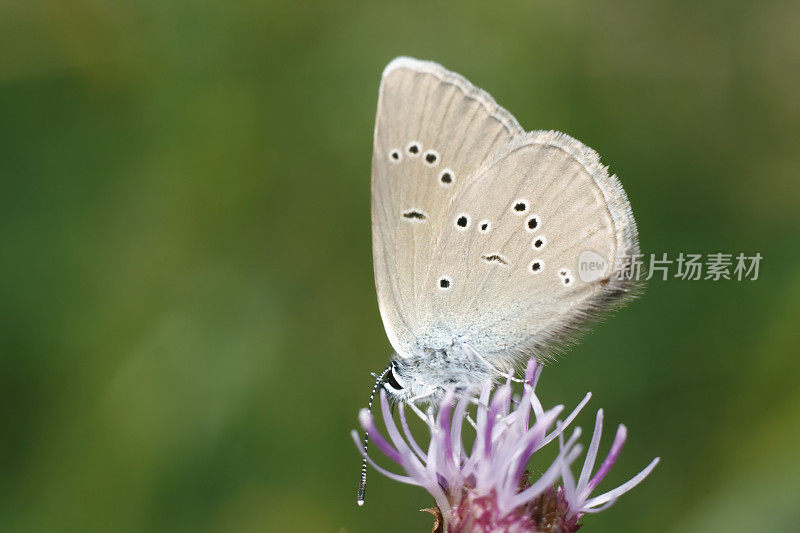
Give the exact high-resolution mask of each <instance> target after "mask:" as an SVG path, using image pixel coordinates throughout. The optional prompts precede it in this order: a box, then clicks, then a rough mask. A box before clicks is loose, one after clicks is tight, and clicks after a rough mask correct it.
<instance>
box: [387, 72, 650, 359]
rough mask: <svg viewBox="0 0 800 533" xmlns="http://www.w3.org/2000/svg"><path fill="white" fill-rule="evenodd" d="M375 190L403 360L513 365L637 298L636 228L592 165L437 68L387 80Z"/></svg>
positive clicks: (618, 194)
mask: <svg viewBox="0 0 800 533" xmlns="http://www.w3.org/2000/svg"><path fill="white" fill-rule="evenodd" d="M372 183H373V185H372V195H373V213H372V217H373V254H374V261H375V279H376V286H377V290H378V300H379V306H380V310H381V316H382V318H383V321H384V325H385V327H386V330H387V333H388V335H389V339H390V341H391V342H392V345H393V347H394V348H395V350H397V352H398V353H399V354H400V355H411V354H414V353H418V352H419V351H421V350H425V349H442V348H447V347H449V346H452V345H454V344H461V345H466V346H469V347H470V348H472V349H474V350H475V351H477V352H478V353H480V354H482V355H483V356H484V357H486V358H487V359H488V360H489V361H491V362H492V363H493V364H496V365H497V366H498V367H499V368H500V367H502V368H508V367H509V366H510V365H512V364H513V363H514V362H515V361H517V360H518V359H519V358H520V357H521V356H522V355H530V354H532V353H536V354H539V355H540V356H541V355H545V354H546V349H548V348H549V347H551V346H553V345H554V344H557V343H558V342H560V341H562V340H563V339H564V338H567V336H568V335H569V334H570V333H572V332H573V331H574V330H575V329H577V328H579V327H580V326H581V325H583V324H584V323H586V322H587V321H588V320H589V319H591V318H592V317H593V316H595V315H597V314H598V313H599V312H602V311H603V310H605V309H606V308H608V307H610V306H612V305H613V304H614V303H616V302H618V301H619V300H620V297H624V296H625V295H626V294H628V293H629V292H630V289H631V281H630V279H626V278H627V276H625V273H626V270H627V269H628V268H629V267H630V257H631V256H632V255H633V254H635V253H638V243H637V233H636V225H635V222H634V220H633V216H632V214H631V209H630V204H629V203H628V200H627V198H626V195H625V192H624V191H623V189H622V187H621V186H620V184H619V181H618V180H617V179H616V178H615V177H614V176H610V175H609V174H608V172H607V170H606V168H605V167H603V166H602V165H601V164H600V162H599V158H598V156H597V154H596V153H595V152H594V151H592V150H591V149H589V148H588V147H586V146H584V145H583V144H581V143H580V142H578V141H576V140H574V139H572V138H570V137H568V136H566V135H564V134H560V133H555V132H532V133H525V132H524V131H523V130H522V128H521V127H520V126H519V125H518V124H517V122H516V120H514V118H513V117H512V116H511V115H510V114H509V113H508V112H507V111H505V110H504V109H502V108H500V107H499V106H497V104H496V103H495V102H494V100H492V99H491V97H489V95H488V94H486V93H485V92H483V91H481V90H480V89H477V88H475V87H474V86H472V85H471V84H470V83H469V82H467V81H466V80H465V79H463V78H462V77H460V76H458V75H456V74H453V73H450V72H448V71H446V70H445V69H443V68H442V67H440V66H438V65H436V64H433V63H429V62H419V61H416V60H411V59H407V58H401V59H398V60H395V61H394V62H392V63H390V65H389V66H388V67H387V69H386V71H385V72H384V77H383V81H382V84H381V91H380V97H379V104H378V118H377V122H376V129H375V150H374V154H373V174H372ZM586 258H589V259H591V260H592V261H591V262H592V263H594V264H596V265H600V266H601V267H602V269H600V270H593V271H590V272H588V273H587V272H585V269H584V268H583V267H582V266H581V265H580V264H579V263H580V262H581V260H582V259H586ZM584 274H585V275H584Z"/></svg>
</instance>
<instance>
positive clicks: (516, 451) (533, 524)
mask: <svg viewBox="0 0 800 533" xmlns="http://www.w3.org/2000/svg"><path fill="white" fill-rule="evenodd" d="M541 370H542V367H541V366H539V365H537V363H536V361H535V360H534V359H531V360H530V362H529V363H528V366H527V369H526V372H525V380H524V385H523V393H522V397H521V398H519V401H517V402H515V401H514V399H513V398H512V387H511V378H510V377H509V379H508V380H507V381H506V383H505V384H503V385H501V386H500V387H498V388H497V390H496V391H495V392H494V394H492V393H491V383H486V384H485V385H484V387H483V388H482V390H481V392H480V395H479V396H478V397H477V398H476V397H475V396H474V395H470V394H461V395H457V394H455V392H454V391H450V392H448V393H447V394H446V396H445V398H444V399H443V400H442V401H441V402H440V403H439V406H438V410H437V411H436V413H435V414H434V413H432V412H430V411H429V413H427V414H425V413H422V412H421V411H420V410H419V409H418V408H417V407H416V406H414V405H409V407H410V408H411V409H412V410H413V411H414V413H415V414H416V415H417V416H419V417H420V419H422V420H423V422H425V423H426V424H427V426H428V429H429V433H430V440H429V444H428V447H427V450H423V448H422V447H421V446H420V444H419V443H418V442H417V440H416V439H415V438H414V436H413V435H412V433H411V430H410V429H409V425H408V421H407V419H406V410H405V405H402V404H401V406H400V409H399V419H400V428H398V426H397V424H396V422H395V419H394V417H393V416H392V412H391V408H390V405H389V402H388V400H387V397H386V393H385V392H384V391H383V390H382V391H381V394H380V406H381V411H382V414H383V420H384V424H385V427H386V433H387V434H388V436H389V440H387V439H386V438H385V437H384V436H383V434H382V433H381V432H380V431H379V429H378V427H377V425H376V423H375V419H374V418H373V416H372V414H371V413H370V412H369V411H368V410H367V409H362V410H361V412H360V413H359V422H360V423H361V427H362V428H363V429H364V431H366V432H368V433H369V435H370V436H371V437H372V438H373V442H374V444H375V446H376V447H377V448H378V449H380V450H381V452H383V454H384V455H386V456H387V457H388V458H389V459H391V460H392V461H394V462H395V463H397V465H399V466H400V468H401V469H402V470H403V472H404V474H397V473H394V472H391V471H389V470H387V469H385V468H383V467H381V466H379V465H378V464H376V463H375V461H374V460H373V459H372V457H371V456H369V455H368V454H367V453H366V451H365V450H364V447H363V446H362V444H361V442H360V441H359V438H358V433H357V432H356V431H353V432H352V436H353V440H354V441H355V443H356V446H357V447H358V448H359V450H360V452H361V454H362V456H364V457H365V458H366V459H367V461H369V463H370V464H371V465H372V466H373V467H374V468H375V469H376V470H377V471H378V472H380V473H382V474H383V475H385V476H387V477H389V478H390V479H393V480H395V481H399V482H401V483H407V484H410V485H418V486H421V487H423V488H424V489H425V490H427V491H428V492H429V493H430V494H431V496H433V499H434V501H435V502H436V506H437V509H436V510H435V511H434V512H435V514H437V516H438V518H440V521H441V523H440V529H439V530H440V531H447V532H450V533H459V532H468V531H477V532H481V533H489V532H498V531H503V532H509V533H516V532H518V533H524V532H543V531H545V532H558V533H572V532H574V531H577V530H578V528H580V527H581V524H579V521H580V519H581V517H582V516H583V515H584V514H585V513H594V512H599V511H602V510H603V509H606V508H607V507H609V506H610V505H612V504H613V503H614V502H615V501H616V500H617V498H618V497H619V496H621V495H622V494H624V493H626V492H628V491H629V490H631V489H632V488H633V487H635V486H636V485H637V484H639V483H640V482H641V481H642V480H643V479H644V478H645V477H647V476H648V474H650V472H651V471H652V470H653V468H654V467H655V466H656V464H657V463H658V461H659V459H658V458H656V459H654V460H653V461H652V462H651V463H650V464H649V465H648V466H647V467H646V468H645V469H644V470H642V471H641V472H639V474H637V475H636V476H634V477H633V478H631V479H630V480H629V481H627V482H626V483H623V484H622V485H620V486H619V487H617V488H615V489H612V490H610V491H608V492H606V493H604V494H601V495H599V496H594V497H591V493H592V492H593V491H594V489H595V488H596V487H597V485H598V484H599V483H600V482H601V481H602V480H603V478H604V477H605V476H606V474H608V472H609V470H610V469H611V467H612V466H613V465H614V463H615V462H616V460H617V458H618V457H619V453H620V451H621V448H622V445H623V443H624V442H625V439H626V436H627V432H626V429H625V427H624V426H622V425H620V426H619V428H618V429H617V434H616V437H615V439H614V442H613V444H612V446H611V450H610V451H609V453H608V455H607V456H606V458H605V460H604V461H603V462H602V464H601V465H600V468H599V469H598V470H597V472H596V473H594V475H592V470H593V469H594V464H595V461H596V459H597V451H598V448H599V446H600V437H601V434H602V425H603V412H602V410H600V411H598V413H597V419H596V424H595V428H594V433H593V434H592V440H591V443H590V445H589V449H588V451H587V453H586V457H585V459H584V463H583V467H582V469H581V472H580V475H579V477H578V480H577V482H576V481H575V478H574V477H573V475H572V471H571V470H570V465H571V464H572V463H573V462H574V461H575V460H576V459H577V458H578V457H579V456H580V454H581V451H582V450H581V446H580V445H579V444H578V443H577V442H578V438H579V437H580V434H581V430H580V428H575V429H574V430H573V431H572V433H571V435H570V436H569V437H568V438H565V431H566V429H567V428H568V427H569V426H570V424H571V423H572V422H573V420H574V419H575V417H576V416H577V415H578V413H579V412H580V411H581V409H583V407H584V406H585V405H586V403H587V402H588V401H589V399H590V398H591V393H589V394H587V395H586V396H585V397H584V398H583V400H582V401H581V402H580V403H579V404H578V405H577V406H576V407H575V408H574V409H573V410H572V411H571V412H570V413H569V415H568V416H566V418H565V419H564V420H563V421H561V420H559V416H560V415H561V413H562V412H563V410H564V407H563V406H560V405H559V406H556V407H554V408H552V409H549V410H545V409H544V408H543V406H542V404H541V402H540V401H539V398H538V397H537V396H536V393H535V388H536V383H537V382H538V380H539V377H540V375H541ZM474 403H476V404H477V407H476V420H475V421H473V420H472V418H471V416H470V414H469V407H470V406H471V405H472V404H474ZM531 413H533V419H531ZM465 421H467V422H468V423H469V425H471V426H472V427H473V429H474V431H475V437H474V441H473V444H472V446H471V451H470V452H469V453H467V451H466V449H467V446H466V442H465V439H464V438H463V430H464V426H465V423H464V422H465ZM401 431H402V434H401ZM554 440H558V442H559V447H558V453H557V455H556V458H555V459H554V460H553V462H552V463H551V464H550V466H549V467H547V468H546V469H544V471H542V472H538V473H537V474H536V475H532V474H530V473H529V472H528V470H527V469H526V466H527V464H528V462H529V460H530V459H531V457H532V456H533V455H534V454H535V453H536V452H537V451H539V450H541V449H542V448H543V447H545V446H546V445H547V444H549V443H550V442H552V441H554ZM390 441H391V442H390ZM559 480H560V481H561V483H560V484H558V483H557V482H558V481H559Z"/></svg>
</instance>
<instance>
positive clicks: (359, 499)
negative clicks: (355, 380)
mask: <svg viewBox="0 0 800 533" xmlns="http://www.w3.org/2000/svg"><path fill="white" fill-rule="evenodd" d="M391 369H392V365H391V364H390V365H389V366H387V367H386V368H385V369H384V371H383V372H381V373H380V375H378V376H376V379H375V385H374V386H373V387H372V392H371V393H370V395H369V403H368V404H367V410H368V411H369V412H370V413H372V401H373V400H374V399H375V393H376V392H378V387H380V386H381V384H382V383H383V378H384V377H386V374H388V373H389V371H390V370H391ZM373 375H374V374H373ZM368 444H369V433H367V432H366V431H364V457H363V458H362V459H361V480H360V481H359V482H358V493H357V494H356V503H357V504H358V505H359V507H361V506H363V505H364V492H365V491H366V490H367V445H368Z"/></svg>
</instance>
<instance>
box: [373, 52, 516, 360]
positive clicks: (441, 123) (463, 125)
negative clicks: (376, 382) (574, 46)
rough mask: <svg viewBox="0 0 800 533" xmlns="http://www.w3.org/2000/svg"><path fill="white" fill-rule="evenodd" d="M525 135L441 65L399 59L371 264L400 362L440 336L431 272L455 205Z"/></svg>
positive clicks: (380, 151)
mask: <svg viewBox="0 0 800 533" xmlns="http://www.w3.org/2000/svg"><path fill="white" fill-rule="evenodd" d="M522 133H523V130H522V128H520V126H519V124H518V123H517V121H516V120H515V119H514V117H512V116H511V115H510V114H509V113H508V112H507V111H505V110H504V109H502V108H501V107H499V106H498V105H497V104H496V103H495V102H494V100H493V99H492V98H491V97H490V96H489V95H488V94H487V93H485V92H483V91H481V90H480V89H477V88H476V87H474V86H473V85H472V84H471V83H469V82H468V81H467V80H465V79H464V78H462V77H461V76H459V75H457V74H454V73H452V72H449V71H447V70H445V69H444V68H443V67H441V66H440V65H437V64H435V63H431V62H426V61H417V60H414V59H410V58H398V59H395V60H394V61H392V62H391V63H390V64H389V65H388V66H387V67H386V69H385V71H384V73H383V79H382V81H381V87H380V94H379V99H378V112H377V119H376V124H375V139H374V151H373V159H372V234H373V258H374V266H375V283H376V287H377V292H378V303H379V307H380V312H381V317H382V319H383V322H384V326H385V327H386V331H387V334H388V336H389V340H390V342H391V343H392V345H393V347H394V348H395V350H397V352H398V353H399V354H400V355H408V354H411V353H412V352H414V351H415V350H417V349H419V347H420V346H421V345H424V346H429V345H430V342H434V341H432V340H431V337H435V338H436V339H440V338H441V339H443V338H445V337H446V334H447V331H448V330H442V329H441V327H440V323H439V321H432V320H431V315H430V313H431V308H430V306H429V305H428V300H429V299H430V298H431V294H430V292H431V287H432V285H431V284H432V283H433V282H432V281H431V279H430V275H429V272H428V270H429V268H430V266H431V264H432V263H434V261H435V259H436V258H435V255H436V254H438V253H440V250H441V245H442V244H441V242H440V241H441V239H442V237H444V236H446V234H447V232H446V231H445V229H446V228H447V229H449V227H448V224H449V217H450V212H451V210H452V205H453V202H454V201H455V200H456V199H457V198H459V197H460V195H462V194H463V193H464V191H466V189H467V186H468V183H469V182H470V181H472V180H474V179H475V176H476V173H477V171H478V169H479V167H480V166H481V165H482V164H483V163H484V162H485V161H486V160H488V159H489V158H490V157H491V156H493V155H494V154H496V153H497V152H498V151H499V150H500V149H501V148H502V147H503V146H506V145H507V144H508V143H509V141H511V139H513V138H514V137H515V136H518V135H520V134H522ZM440 290H441V289H440ZM442 292H443V293H444V292H446V291H444V290H442ZM435 342H442V341H435ZM435 342H434V343H435Z"/></svg>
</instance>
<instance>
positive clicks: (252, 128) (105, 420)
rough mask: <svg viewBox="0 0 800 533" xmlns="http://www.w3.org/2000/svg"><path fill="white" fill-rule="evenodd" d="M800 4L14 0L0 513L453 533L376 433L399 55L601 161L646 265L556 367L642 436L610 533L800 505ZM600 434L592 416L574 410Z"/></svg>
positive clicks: (34, 524)
mask: <svg viewBox="0 0 800 533" xmlns="http://www.w3.org/2000/svg"><path fill="white" fill-rule="evenodd" d="M799 19H800V3H798V2H757V3H756V2H753V3H740V2H728V1H721V0H720V1H716V2H706V3H698V4H684V3H680V2H675V3H652V2H636V1H630V2H563V1H559V2H556V1H552V2H534V1H517V2H497V3H492V4H490V3H488V2H478V1H462V2H457V3H456V2H452V3H439V2H408V3H400V2H342V1H339V2H327V3H326V2H299V1H292V2H290V1H283V2H270V1H260V2H259V1H240V2H218V1H217V2H208V1H203V2H178V1H174V2H173V1H170V2H162V1H155V0H146V1H141V2H135V3H134V2H107V1H100V0H73V1H71V2H56V1H33V2H10V1H7V0H6V1H2V2H0V183H2V191H1V192H0V228H1V231H2V233H0V235H1V236H2V247H1V248H0V250H2V251H1V252H0V254H1V255H0V258H1V259H2V260H1V262H0V314H1V315H2V320H1V321H0V327H1V328H2V330H0V339H2V341H1V342H2V344H1V346H2V350H1V351H2V353H0V380H1V381H0V391H2V402H0V409H2V413H3V414H2V431H0V442H1V443H2V444H1V446H2V450H1V453H0V464H1V465H2V467H1V468H0V530H2V531H84V532H94V531H120V532H127V531H131V532H134V531H170V532H173V531H193V532H196V531H208V532H218V531H220V532H221V531H234V532H239V531H243V532H251V531H252V532H255V531H334V532H361V531H391V532H394V531H427V530H428V529H427V528H429V527H430V522H431V520H430V517H429V516H428V515H424V514H422V513H419V512H417V509H420V508H422V507H426V506H428V505H430V503H431V500H430V499H429V498H428V496H427V494H426V493H425V492H424V491H422V490H421V489H417V488H414V487H408V486H402V485H399V484H396V483H393V482H390V481H388V480H386V479H383V478H381V477H380V476H378V475H377V474H373V475H372V476H371V481H370V486H369V491H368V492H369V498H368V502H367V505H366V507H365V508H363V509H358V508H357V507H356V506H355V504H354V496H355V488H356V481H357V478H358V471H359V458H358V456H357V454H356V452H355V450H354V447H353V444H352V442H351V441H350V437H349V435H348V432H349V430H350V429H351V428H353V427H355V425H356V413H357V410H358V408H359V407H361V406H363V405H364V404H365V402H366V399H367V396H368V393H369V387H370V386H371V384H372V379H371V378H370V376H369V372H370V371H372V370H377V369H380V368H382V366H383V365H384V364H385V362H386V360H387V356H388V354H389V352H390V346H389V344H388V342H387V340H386V337H385V334H384V331H383V327H382V324H381V321H380V318H379V315H378V311H377V305H376V299H375V294H374V285H373V277H372V257H371V252H370V214H369V210H370V208H369V202H370V193H369V174H370V161H371V149H372V130H373V120H374V112H375V105H376V97H377V88H378V83H379V79H380V73H381V70H382V69H383V67H384V65H385V64H386V63H387V62H388V61H389V60H391V59H392V58H393V57H394V56H397V55H401V54H405V55H412V56H416V57H420V58H425V59H433V60H436V61H438V62H440V63H442V64H444V65H445V66H446V67H448V68H450V69H453V70H455V71H457V72H460V73H462V74H463V75H465V76H467V77H468V78H469V79H471V80H472V81H473V82H474V83H476V84H477V85H479V86H480V87H483V88H485V89H486V90H488V91H489V92H491V94H492V95H493V96H494V97H495V98H496V99H497V100H498V102H499V103H500V104H501V105H503V106H505V107H506V108H508V109H509V110H511V112H512V113H514V114H515V115H516V117H517V118H518V119H519V121H520V123H521V124H522V125H523V126H524V127H526V128H527V129H551V128H552V129H558V130H561V131H565V132H567V133H569V134H571V135H573V136H575V137H577V138H579V139H581V140H583V141H584V142H586V143H587V144H589V145H590V146H592V147H594V148H595V149H597V150H598V151H599V152H600V153H601V154H602V156H603V159H604V162H605V163H607V164H610V165H611V167H612V170H613V171H614V172H616V173H618V174H619V176H620V177H621V179H622V182H623V184H624V185H625V188H626V189H627V191H628V194H629V196H630V198H631V202H632V204H633V207H634V212H635V214H636V217H637V220H638V223H639V228H640V233H641V241H642V248H643V250H644V251H645V252H647V253H649V252H656V253H662V252H667V253H669V254H670V255H676V254H677V253H678V252H681V251H683V252H700V253H710V252H718V251H722V252H730V253H738V252H745V253H748V254H752V253H755V252H760V253H761V254H762V255H763V256H764V260H763V263H762V268H761V276H760V278H759V280H758V281H756V282H735V281H728V282H724V281H721V282H702V281H680V280H670V281H667V282H662V281H652V282H650V284H649V286H648V289H647V291H646V293H645V295H644V296H643V297H642V298H640V299H638V300H637V301H635V302H634V303H633V304H632V305H630V306H629V307H628V308H626V309H624V310H623V311H621V312H619V313H618V314H617V315H616V316H615V317H614V318H613V319H612V320H609V321H607V322H605V323H603V324H602V325H600V326H598V327H596V328H595V330H594V332H593V333H592V334H590V335H588V336H587V337H586V338H585V339H584V341H583V343H582V344H581V345H580V346H578V347H577V348H575V349H574V350H572V352H571V353H570V354H569V355H568V356H567V357H565V358H563V360H562V361H560V362H559V363H557V364H556V365H553V366H552V367H550V368H548V369H547V370H546V371H545V374H544V378H543V380H542V383H541V388H540V393H541V396H542V398H543V400H544V401H545V403H546V404H548V405H554V404H557V403H566V404H568V405H574V404H575V403H576V402H577V401H578V399H579V398H580V397H581V396H582V395H583V393H584V392H585V391H587V390H591V391H593V392H594V395H595V396H594V400H593V401H592V403H591V404H590V406H593V407H594V409H596V408H598V407H600V406H602V407H604V408H605V409H606V415H607V421H608V425H609V428H610V429H609V430H608V434H607V435H606V440H605V441H604V446H603V449H606V448H607V446H608V444H609V443H610V439H611V434H612V431H613V430H612V429H611V428H613V426H614V425H615V424H617V423H619V422H624V423H625V424H626V425H627V426H628V428H629V431H630V438H629V441H628V444H627V446H626V449H625V451H624V453H623V455H622V458H621V460H620V461H619V463H618V464H617V466H616V468H615V471H614V472H613V473H612V476H610V477H611V479H609V480H608V482H607V485H606V486H611V485H613V483H614V482H621V481H623V480H624V479H627V477H628V476H630V475H632V474H633V473H634V472H636V471H638V469H640V468H641V467H643V466H644V465H645V464H646V463H647V462H648V461H649V460H650V459H651V458H652V457H654V456H656V455H660V456H661V457H662V463H661V465H660V466H659V467H658V468H657V470H656V471H655V473H654V474H653V475H652V476H651V478H650V479H649V480H648V481H647V482H646V483H644V484H643V485H642V486H640V487H639V488H638V489H637V490H635V491H634V492H632V493H630V494H628V495H627V496H625V497H624V498H622V499H621V500H620V501H619V502H618V503H617V505H616V506H615V507H613V508H612V509H610V510H608V511H606V512H604V513H602V514H600V515H597V516H589V517H587V518H586V520H585V524H586V526H585V530H586V531H692V532H693V531H726V532H731V531H796V528H797V524H798V522H800V460H798V456H797V450H798V448H800V391H799V390H798V384H797V379H798V375H800V357H798V343H800V327H798V322H800V304H798V302H799V301H800V263H799V262H798V261H799V260H800V246H798V229H799V228H800V225H799V224H798V223H799V222H800V209H799V208H800V185H799V184H798V169H799V168H800V164H799V163H800V153H799V152H798V148H799V147H800V104H799V103H798V95H800V33H798V31H797V21H798V20H799ZM579 422H580V424H581V425H583V426H584V428H587V427H589V426H591V424H592V422H593V412H592V411H591V407H590V409H589V410H587V411H586V412H585V413H584V414H583V416H582V417H581V418H580V419H579Z"/></svg>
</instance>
